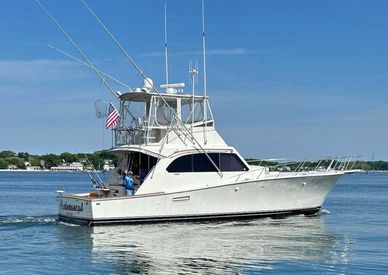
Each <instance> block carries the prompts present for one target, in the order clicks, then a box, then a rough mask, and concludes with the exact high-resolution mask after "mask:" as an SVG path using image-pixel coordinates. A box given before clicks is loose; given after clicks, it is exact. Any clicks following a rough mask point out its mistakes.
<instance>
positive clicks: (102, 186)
mask: <svg viewBox="0 0 388 275" xmlns="http://www.w3.org/2000/svg"><path fill="white" fill-rule="evenodd" d="M83 155H84V157H85V159H86V161H87V162H88V163H89V165H90V166H92V168H93V172H94V174H95V175H96V176H97V178H98V181H96V180H94V179H93V178H92V176H91V175H90V174H89V172H88V171H86V173H87V174H88V176H89V178H90V180H91V181H92V183H95V182H97V183H98V186H99V187H100V189H101V188H106V186H105V184H104V181H103V180H102V179H101V177H100V176H99V175H98V173H97V171H96V168H94V165H93V163H91V162H90V160H89V158H88V157H87V156H86V154H83ZM93 185H94V184H93Z"/></svg>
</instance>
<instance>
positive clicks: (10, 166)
mask: <svg viewBox="0 0 388 275" xmlns="http://www.w3.org/2000/svg"><path fill="white" fill-rule="evenodd" d="M16 169H18V167H17V166H16V165H13V164H11V165H8V170H16Z"/></svg>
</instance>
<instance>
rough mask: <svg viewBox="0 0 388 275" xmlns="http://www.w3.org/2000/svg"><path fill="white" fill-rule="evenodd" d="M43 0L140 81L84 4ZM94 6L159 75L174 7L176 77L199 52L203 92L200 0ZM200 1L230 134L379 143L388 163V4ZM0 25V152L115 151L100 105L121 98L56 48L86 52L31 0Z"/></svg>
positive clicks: (255, 146) (297, 152) (337, 147)
mask: <svg viewBox="0 0 388 275" xmlns="http://www.w3.org/2000/svg"><path fill="white" fill-rule="evenodd" d="M41 2H42V3H43V5H44V6H45V7H46V8H47V9H48V10H49V11H50V12H51V13H52V14H53V15H54V17H55V18H56V19H57V20H58V22H60V24H61V25H62V26H63V28H64V29H65V30H66V31H67V32H68V33H69V34H70V35H71V37H72V38H73V40H74V41H76V43H77V44H78V45H79V47H80V48H82V49H83V50H84V52H85V53H86V55H87V56H88V58H90V60H92V61H93V63H94V64H95V65H96V66H97V67H99V68H101V69H103V70H104V71H106V72H108V73H109V74H112V75H114V76H116V77H117V78H119V79H120V80H122V81H123V82H125V83H127V84H128V85H129V86H131V87H141V86H143V80H142V78H141V77H140V76H139V74H138V73H137V72H136V71H135V70H134V68H133V67H132V66H131V65H130V64H129V62H128V60H127V59H126V58H125V56H124V55H123V54H122V52H121V51H120V50H119V49H118V48H117V47H116V46H115V45H114V43H113V42H112V40H111V39H109V38H108V37H107V35H106V33H104V31H103V30H102V29H101V28H100V27H99V26H98V24H97V22H96V21H95V20H94V19H93V17H92V16H91V15H90V13H89V12H88V11H87V10H86V9H85V7H84V6H83V5H82V4H81V2H80V1H78V0H67V1H65V0H50V1H49V0H41ZM87 3H88V4H89V5H90V6H91V7H92V8H93V9H94V11H95V12H96V13H97V15H98V16H99V17H100V18H101V19H102V20H103V22H104V23H105V24H106V25H107V27H108V28H109V29H110V30H111V31H112V33H114V35H115V36H117V37H118V39H119V41H120V42H121V43H122V44H123V46H124V47H125V48H126V50H127V51H128V53H129V54H130V55H131V57H132V58H133V59H134V60H135V61H136V62H137V63H138V65H139V66H140V67H141V68H142V69H143V70H144V72H145V73H146V74H147V75H148V76H150V77H151V78H152V79H153V80H154V83H155V84H157V85H159V84H163V82H164V78H165V71H164V55H163V53H164V3H167V14H168V18H167V21H168V44H169V48H168V50H169V76H170V82H186V84H187V89H188V90H190V86H189V75H188V61H189V59H191V60H198V61H199V64H200V77H199V85H198V87H199V88H198V93H199V94H201V93H202V92H203V88H202V87H203V86H202V76H201V74H202V57H201V54H202V53H201V50H202V37H201V32H202V26H201V1H200V0H185V1H179V0H166V1H159V0H115V1H102V0H98V1H97V0H88V1H87ZM205 7H206V11H205V20H206V47H207V60H206V61H207V83H208V95H209V97H210V103H211V106H212V111H213V114H214V116H215V119H216V127H217V130H218V131H219V133H220V134H221V135H222V137H223V138H224V139H225V141H226V142H227V143H228V144H230V145H232V146H234V147H236V148H237V149H238V150H239V152H240V153H241V154H242V155H243V156H244V157H251V158H291V159H303V158H318V157H328V156H338V155H361V156H362V158H363V159H371V158H372V155H373V152H374V159H375V160H388V146H387V141H388V16H387V14H388V1H385V0H368V1H367V0H363V1H360V0H351V1H350V0H342V1H334V0H328V1H307V0H306V1H304V0H296V1H289V0H274V1H257V0H244V1H232V0H205ZM0 34H1V35H0V129H1V130H0V151H1V150H13V151H16V152H21V151H27V152H30V153H34V154H45V153H61V152H65V151H68V152H93V151H96V150H101V149H107V148H110V147H111V145H112V141H111V133H110V131H109V130H106V129H105V127H104V124H105V121H104V120H103V119H98V118H97V117H96V114H95V110H94V103H95V102H96V101H97V100H104V101H109V100H112V101H113V102H114V98H112V96H111V95H110V93H109V91H108V90H107V89H106V87H105V86H104V85H102V83H101V81H100V80H99V78H98V77H97V76H96V75H95V73H94V72H93V71H91V70H90V69H89V68H87V67H85V66H84V65H82V64H79V63H77V62H75V61H73V60H71V59H69V58H67V57H66V56H64V55H62V54H60V53H58V52H57V51H55V50H53V49H52V48H49V47H48V44H51V45H54V46H56V47H58V48H60V49H62V50H64V51H66V52H68V53H70V54H72V55H74V56H77V57H78V58H80V56H79V54H78V53H77V51H76V50H75V49H74V48H73V47H72V45H71V44H70V43H69V42H68V41H67V39H66V37H65V36H64V35H63V34H62V33H61V32H60V31H59V29H58V28H57V27H56V26H55V25H54V24H53V23H52V22H51V21H50V19H49V18H48V17H47V15H46V14H45V13H44V12H43V11H42V10H41V9H40V8H39V6H38V5H37V4H36V2H35V1H33V0H3V1H2V9H1V11H0ZM112 84H113V83H112ZM113 86H114V88H115V89H116V90H120V91H124V90H125V88H124V87H122V86H119V85H113ZM116 103H117V102H116Z"/></svg>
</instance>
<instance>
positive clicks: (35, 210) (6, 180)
mask: <svg viewBox="0 0 388 275" xmlns="http://www.w3.org/2000/svg"><path fill="white" fill-rule="evenodd" d="M60 189H64V190H66V191H71V192H84V191H88V190H89V189H90V184H89V182H88V179H87V177H86V175H85V174H81V173H40V172H30V173H23V172H20V173H19V172H18V173H16V172H12V173H11V172H0V193H1V194H0V274H75V273H79V274H131V273H140V274H190V273H196V274H268V273H276V274H279V273H283V274H300V273H308V274H387V272H388V213H387V212H388V173H369V174H368V175H367V174H357V175H346V176H344V177H342V178H341V179H340V180H339V182H338V184H337V185H336V187H335V189H334V190H333V192H332V193H331V194H330V196H329V198H328V200H327V201H326V203H325V205H324V207H323V208H324V210H323V211H322V212H321V213H320V214H319V215H317V216H314V217H305V216H302V215H300V216H292V217H287V218H284V219H271V218H265V219H254V220H248V221H225V222H206V223H164V224H152V225H149V224H148V225H122V226H105V227H93V228H90V227H86V226H74V225H69V224H64V223H59V222H57V220H56V213H57V212H56V200H55V196H56V194H55V191H56V190H60Z"/></svg>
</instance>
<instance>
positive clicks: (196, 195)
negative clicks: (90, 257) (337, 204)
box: [58, 172, 343, 224]
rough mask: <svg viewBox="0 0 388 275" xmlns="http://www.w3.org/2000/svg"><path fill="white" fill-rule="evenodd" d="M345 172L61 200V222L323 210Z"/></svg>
mask: <svg viewBox="0 0 388 275" xmlns="http://www.w3.org/2000/svg"><path fill="white" fill-rule="evenodd" d="M342 174H343V173H342V172H335V173H331V174H325V175H308V176H307V175H306V176H300V175H299V176H294V177H292V176H290V177H279V178H272V179H265V180H255V181H245V182H239V183H233V184H226V185H221V186H214V187H209V188H202V189H198V190H190V191H182V192H175V193H158V194H150V195H139V196H132V197H109V198H108V197H107V198H90V197H89V196H82V195H63V196H59V197H58V208H59V218H60V219H63V220H70V221H73V222H85V223H88V224H104V223H130V222H150V221H165V220H196V219H216V218H228V217H250V216H270V215H283V214H292V213H311V212H314V211H318V210H319V208H320V207H321V206H322V204H323V202H324V201H325V199H326V197H327V196H328V194H329V192H330V191H331V189H332V187H333V186H334V184H335V182H336V180H337V179H338V177H339V176H341V175H342Z"/></svg>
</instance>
